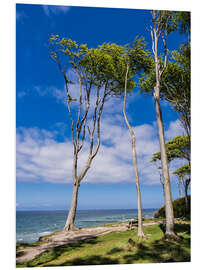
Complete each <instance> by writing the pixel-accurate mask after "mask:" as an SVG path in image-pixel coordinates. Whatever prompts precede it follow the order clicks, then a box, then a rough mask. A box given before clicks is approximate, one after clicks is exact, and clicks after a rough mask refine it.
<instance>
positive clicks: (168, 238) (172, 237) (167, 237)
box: [163, 232, 183, 242]
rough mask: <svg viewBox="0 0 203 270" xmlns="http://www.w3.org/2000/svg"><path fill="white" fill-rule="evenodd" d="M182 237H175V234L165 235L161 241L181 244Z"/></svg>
mask: <svg viewBox="0 0 203 270" xmlns="http://www.w3.org/2000/svg"><path fill="white" fill-rule="evenodd" d="M182 239H183V238H182V237H181V236H179V235H177V234H176V233H174V232H173V233H165V235H164V237H163V240H164V241H175V242H181V241H182Z"/></svg>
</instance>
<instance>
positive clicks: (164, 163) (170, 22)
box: [140, 10, 178, 239]
mask: <svg viewBox="0 0 203 270" xmlns="http://www.w3.org/2000/svg"><path fill="white" fill-rule="evenodd" d="M174 29H175V26H174V14H173V12H170V11H155V10H154V11H152V26H151V38H152V52H153V56H154V67H153V69H152V70H151V72H150V73H148V74H145V75H144V76H143V77H142V78H141V80H140V86H141V89H145V90H146V86H147V87H150V89H154V92H153V96H154V102H155V111H156V119H157V126H158V135H159V143H160V152H161V167H162V171H163V179H164V200H165V211H166V232H165V238H174V239H177V238H178V236H177V235H176V234H175V232H174V214H173V205H172V195H171V184H170V176H169V168H168V158H167V152H166V146H165V136H164V127H163V121H162V112H161V107H160V91H161V82H162V76H163V73H164V71H165V69H166V67H167V58H168V51H167V43H166V41H167V35H168V34H169V33H171V32H172V31H174ZM160 37H161V40H162V43H163V47H164V51H163V57H161V55H160V51H159V40H160ZM154 75H155V76H154Z"/></svg>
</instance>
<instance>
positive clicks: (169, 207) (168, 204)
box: [154, 90, 175, 237]
mask: <svg viewBox="0 0 203 270" xmlns="http://www.w3.org/2000/svg"><path fill="white" fill-rule="evenodd" d="M154 98H155V109H156V118H157V126H158V135H159V143H160V152H161V163H162V170H163V177H164V200H165V212H166V232H165V236H166V237H167V236H168V235H175V233H174V214H173V204H172V195H171V184H170V177H169V169H168V158H167V153H166V145H165V137H164V128H163V122H162V116H161V108H160V103H159V98H157V96H156V90H155V93H154Z"/></svg>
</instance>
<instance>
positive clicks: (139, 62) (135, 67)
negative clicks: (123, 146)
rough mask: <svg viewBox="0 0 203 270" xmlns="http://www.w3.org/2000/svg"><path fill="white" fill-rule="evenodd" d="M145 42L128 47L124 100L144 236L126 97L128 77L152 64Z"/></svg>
mask: <svg viewBox="0 0 203 270" xmlns="http://www.w3.org/2000/svg"><path fill="white" fill-rule="evenodd" d="M145 46H146V45H145V43H144V42H143V39H142V38H141V39H138V38H136V39H135V41H134V43H133V47H132V48H128V50H127V53H126V74H125V88H124V102H123V115H124V119H125V122H126V125H127V127H128V129H129V131H130V135H131V145H132V154H133V164H134V170H135V182H136V190H137V208H138V237H139V238H142V237H144V232H143V224H142V200H141V191H140V183H139V173H138V164H137V153H136V136H135V133H134V131H133V128H132V126H131V125H130V123H129V121H128V118H127V114H126V99H127V84H128V78H131V77H132V76H135V75H137V74H138V73H140V72H141V71H142V70H143V71H145V70H147V68H148V67H149V66H150V65H151V59H150V57H149V55H148V52H147V51H146V50H145Z"/></svg>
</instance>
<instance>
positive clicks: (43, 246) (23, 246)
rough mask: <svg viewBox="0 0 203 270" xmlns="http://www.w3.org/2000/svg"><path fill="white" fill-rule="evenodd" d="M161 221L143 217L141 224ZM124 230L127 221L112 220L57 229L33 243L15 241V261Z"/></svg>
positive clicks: (30, 258)
mask: <svg viewBox="0 0 203 270" xmlns="http://www.w3.org/2000/svg"><path fill="white" fill-rule="evenodd" d="M162 221H163V219H162V218H160V219H154V218H150V219H145V220H144V222H143V226H150V225H156V224H160V223H161V222H162ZM126 230H129V222H127V221H125V222H113V223H107V224H103V225H97V226H92V227H86V228H81V229H78V230H76V231H70V232H66V231H64V230H58V231H55V232H52V233H50V234H48V235H44V236H41V237H39V239H38V241H35V242H33V243H25V242H24V243H20V242H16V246H17V252H16V263H17V264H19V263H24V262H27V261H30V260H32V259H34V258H35V257H36V256H38V255H40V254H41V253H43V252H44V251H46V250H48V249H50V248H54V247H59V246H63V245H65V244H69V243H73V242H76V241H82V240H86V239H90V238H96V237H98V236H102V235H105V234H108V233H111V232H124V231H126Z"/></svg>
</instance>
